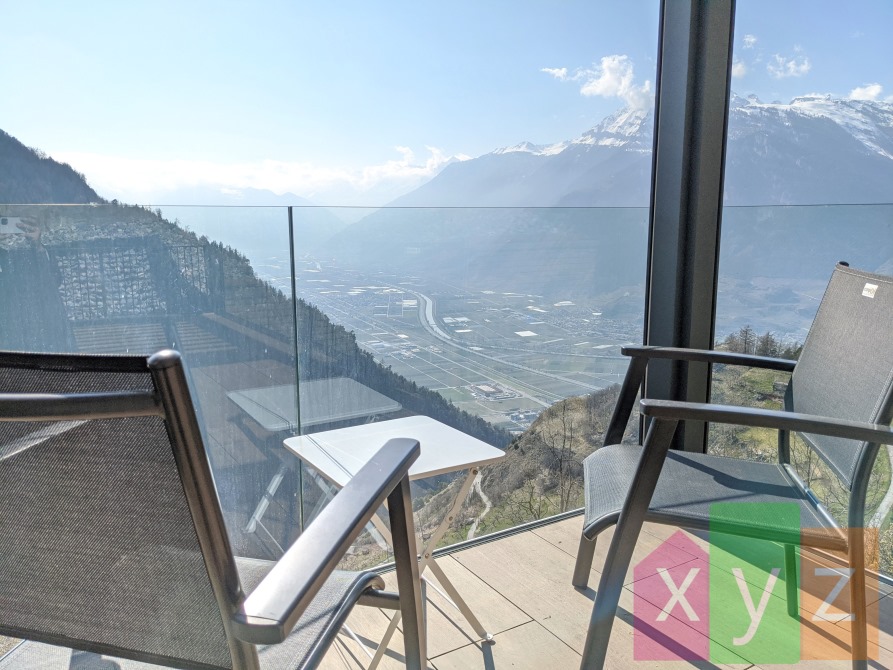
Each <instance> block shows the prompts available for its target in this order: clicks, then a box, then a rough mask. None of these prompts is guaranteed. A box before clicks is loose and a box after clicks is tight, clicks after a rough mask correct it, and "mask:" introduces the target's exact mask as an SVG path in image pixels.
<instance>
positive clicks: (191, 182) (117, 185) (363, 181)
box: [53, 147, 468, 204]
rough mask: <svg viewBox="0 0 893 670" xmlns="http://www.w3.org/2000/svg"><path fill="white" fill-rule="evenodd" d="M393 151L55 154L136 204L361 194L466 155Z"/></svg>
mask: <svg viewBox="0 0 893 670" xmlns="http://www.w3.org/2000/svg"><path fill="white" fill-rule="evenodd" d="M395 149H396V151H397V153H398V154H400V158H397V159H392V160H388V161H385V162H383V163H380V164H377V165H368V166H364V167H360V168H356V169H345V168H330V167H322V166H319V165H314V164H312V163H307V162H288V161H277V160H262V161H251V162H243V163H215V162H211V161H201V160H170V161H168V160H151V159H139V158H124V157H121V156H108V155H100V154H92V153H56V154H54V155H53V158H55V159H56V160H59V161H63V162H66V163H69V164H70V165H71V166H72V167H73V168H74V169H76V170H78V171H79V172H82V173H84V175H85V176H86V177H87V181H88V182H89V184H90V185H91V186H92V187H93V188H94V189H95V190H96V191H97V192H98V193H99V194H100V195H101V196H103V197H108V198H113V197H118V198H120V199H124V200H127V199H128V198H130V199H135V201H136V202H147V201H146V200H144V198H146V197H152V196H153V194H155V193H159V192H165V191H174V190H177V189H181V188H189V187H196V186H211V187H214V188H217V189H221V190H224V189H235V190H238V189H260V190H267V191H273V192H274V193H277V194H283V193H294V194H295V195H299V196H302V197H313V196H314V195H316V194H320V193H322V194H326V193H333V192H338V193H346V192H348V191H349V192H353V193H355V194H362V193H364V192H370V191H372V190H374V189H376V188H377V187H386V186H388V185H391V186H394V187H399V185H400V184H401V183H405V184H407V185H408V186H409V187H410V188H412V187H414V186H418V185H419V184H420V183H422V182H424V181H427V180H428V179H430V178H431V177H433V176H435V175H436V174H437V173H438V172H439V171H440V170H441V169H442V168H443V167H444V166H445V165H446V164H447V163H448V162H450V161H452V160H467V159H468V156H465V155H460V156H452V157H451V156H446V155H445V154H444V153H443V152H442V151H441V150H439V149H437V148H435V147H426V149H427V150H428V154H429V155H428V157H427V158H425V159H423V160H419V161H417V160H416V158H415V154H414V153H413V151H412V150H411V149H409V148H408V147H395ZM391 190H394V189H393V188H392V189H391ZM326 204H329V203H326ZM335 204H338V203H335ZM369 204H378V203H374V202H370V203H369Z"/></svg>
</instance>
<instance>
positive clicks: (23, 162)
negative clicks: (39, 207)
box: [0, 130, 103, 204]
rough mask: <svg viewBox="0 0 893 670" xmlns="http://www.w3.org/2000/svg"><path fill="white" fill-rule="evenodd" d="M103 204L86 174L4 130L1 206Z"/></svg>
mask: <svg viewBox="0 0 893 670" xmlns="http://www.w3.org/2000/svg"><path fill="white" fill-rule="evenodd" d="M87 202H103V200H102V198H100V197H99V196H98V195H97V194H96V191H94V190H93V189H92V188H90V187H89V186H88V185H87V182H86V181H85V180H84V175H82V174H80V173H79V172H76V171H75V170H74V169H73V168H72V167H71V166H70V165H68V164H66V163H59V162H57V161H55V160H53V159H52V158H50V157H49V156H47V155H46V154H44V153H42V152H40V151H38V150H35V149H29V148H28V147H26V146H25V145H24V144H22V143H21V142H19V141H18V140H17V139H16V138H14V137H12V136H11V135H9V134H7V133H5V132H4V131H2V130H0V203H21V204H24V203H35V204H44V203H87Z"/></svg>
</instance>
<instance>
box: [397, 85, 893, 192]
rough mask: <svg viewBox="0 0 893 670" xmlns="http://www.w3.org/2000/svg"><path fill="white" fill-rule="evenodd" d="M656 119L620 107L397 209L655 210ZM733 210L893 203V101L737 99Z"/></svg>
mask: <svg viewBox="0 0 893 670" xmlns="http://www.w3.org/2000/svg"><path fill="white" fill-rule="evenodd" d="M653 127H654V118H653V112H652V111H650V110H649V111H647V112H646V111H642V110H634V109H631V108H626V109H622V110H620V111H618V112H616V113H615V114H613V115H611V116H609V117H607V118H606V119H604V120H603V121H601V122H600V123H599V124H598V125H596V126H595V127H593V128H591V129H590V130H588V131H586V132H585V133H583V134H582V135H580V136H579V137H577V138H575V139H572V140H568V141H565V142H559V143H557V144H552V145H534V144H531V143H529V142H523V143H521V144H518V145H516V146H512V147H505V148H501V149H497V150H495V151H493V152H491V153H489V154H486V155H484V156H481V157H479V158H475V159H473V160H468V161H462V162H457V163H453V164H452V165H449V166H447V167H446V168H445V169H444V170H443V171H442V172H441V173H440V174H439V175H437V176H436V177H435V178H434V179H432V180H431V181H429V182H428V183H426V184H424V185H423V186H421V187H419V188H418V189H416V190H415V191H413V192H412V193H409V194H407V195H405V196H403V197H401V198H398V199H397V200H395V201H393V202H392V203H391V205H394V206H413V207H568V206H569V207H647V206H648V199H649V187H650V183H649V174H650V172H651V148H652V142H653V139H652V138H653ZM726 155H727V163H726V181H725V184H726V192H725V202H726V204H727V205H747V206H752V205H812V204H836V203H865V202H871V203H878V202H893V103H889V102H873V101H864V100H848V99H841V98H833V97H830V96H804V97H800V98H796V99H794V100H793V101H791V103H790V104H781V103H763V102H760V101H759V100H758V99H757V98H756V97H754V96H751V97H749V98H742V97H740V96H737V95H734V94H733V96H732V99H731V108H730V113H729V140H728V150H727V153H726Z"/></svg>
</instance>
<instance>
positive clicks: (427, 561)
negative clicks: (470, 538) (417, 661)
mask: <svg viewBox="0 0 893 670" xmlns="http://www.w3.org/2000/svg"><path fill="white" fill-rule="evenodd" d="M479 472H480V469H479V468H471V469H470V470H469V471H468V475H466V477H465V481H464V482H462V486H461V487H460V488H459V492H458V493H457V494H456V498H455V500H454V501H453V505H452V507H450V510H449V512H447V514H446V516H445V517H444V518H443V520H441V522H440V524H438V526H437V528H435V529H434V532H433V533H432V534H431V537H430V538H428V542H427V543H426V544H425V546H424V547H423V549H422V559H421V561H419V575H422V573H424V572H425V570H426V569H428V568H430V569H431V572H432V573H433V574H434V576H435V578H436V579H437V581H438V582H439V583H440V585H441V586H442V587H443V588H444V590H445V591H446V592H447V594H448V599H450V600H452V604H453V605H454V606H455V607H456V609H458V610H459V612H461V614H462V616H463V617H465V620H466V621H468V623H469V624H471V627H472V628H473V629H474V632H475V633H476V634H477V635H478V636H480V637H481V639H483V640H485V641H488V642H489V641H491V640H493V636H492V635H491V634H490V633H488V632H487V631H486V630H485V629H484V627H483V626H482V625H481V622H480V621H478V618H477V617H476V616H475V615H474V613H473V612H472V611H471V608H470V607H469V606H468V603H466V602H465V599H464V598H463V597H462V596H461V595H460V594H459V592H458V591H457V590H456V587H455V586H454V585H453V583H452V582H451V581H450V578H449V577H447V575H446V573H445V572H444V571H443V570H442V569H441V567H440V566H439V565H437V563H436V562H435V560H434V549H435V547H437V543H438V542H439V541H440V538H442V537H443V535H444V533H445V532H446V530H447V528H448V527H449V525H450V523H452V521H453V519H455V518H456V515H457V514H458V513H459V510H460V509H461V508H462V503H464V502H465V498H466V496H467V495H468V491H469V490H470V489H471V486H472V484H473V483H474V479H475V477H477V475H478V473H479ZM374 519H375V517H373V520H374ZM373 523H375V522H374V521H373ZM375 525H376V527H377V528H378V530H379V531H380V532H382V534H383V535H385V537H386V538H388V539H389V538H390V535H389V534H386V533H387V530H386V529H385V528H384V526H383V524H382V522H381V521H380V520H379V522H378V523H375ZM424 584H425V580H424V579H423V580H422V585H423V586H424ZM399 623H400V612H399V611H398V612H396V613H395V614H394V616H393V617H392V618H391V621H390V623H389V624H388V627H387V630H385V634H384V637H382V639H381V642H380V643H379V645H378V649H377V650H376V651H375V656H374V657H373V658H372V662H371V663H370V664H369V668H368V670H375V668H377V667H378V664H379V663H380V662H381V659H382V658H383V657H384V654H385V652H386V651H387V646H388V643H389V642H390V641H391V638H392V637H393V636H394V631H396V630H397V626H398V624H399Z"/></svg>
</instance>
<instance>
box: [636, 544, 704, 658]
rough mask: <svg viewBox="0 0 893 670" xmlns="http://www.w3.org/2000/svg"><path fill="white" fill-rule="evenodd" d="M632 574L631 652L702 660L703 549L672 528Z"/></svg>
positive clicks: (639, 655) (651, 656)
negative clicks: (673, 531) (670, 533)
mask: <svg viewBox="0 0 893 670" xmlns="http://www.w3.org/2000/svg"><path fill="white" fill-rule="evenodd" d="M633 577H634V580H635V581H634V584H633V658H635V660H637V661H671V660H684V661H698V660H707V659H708V658H709V656H710V638H709V637H708V633H709V625H710V621H709V610H710V575H709V557H708V554H707V552H706V551H705V550H703V549H701V548H700V547H699V546H698V545H697V544H695V543H694V542H693V541H692V540H691V539H690V538H689V537H688V536H687V535H686V534H685V533H683V532H682V531H676V532H675V533H674V534H673V535H672V536H671V537H669V538H668V539H667V540H665V541H664V542H663V543H661V545H660V546H659V547H658V548H657V549H655V550H654V551H652V552H651V553H650V554H649V555H648V556H646V557H645V558H644V559H642V560H641V561H640V562H639V563H638V564H637V565H636V566H635V567H634V568H633Z"/></svg>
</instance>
